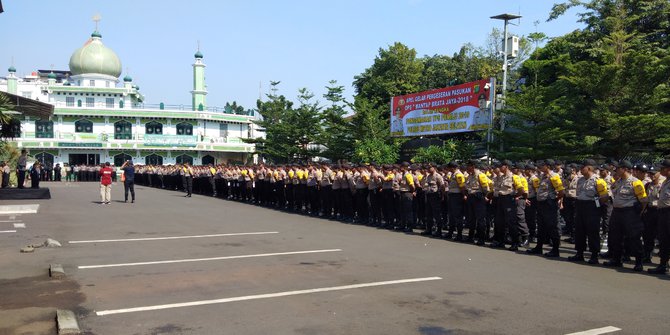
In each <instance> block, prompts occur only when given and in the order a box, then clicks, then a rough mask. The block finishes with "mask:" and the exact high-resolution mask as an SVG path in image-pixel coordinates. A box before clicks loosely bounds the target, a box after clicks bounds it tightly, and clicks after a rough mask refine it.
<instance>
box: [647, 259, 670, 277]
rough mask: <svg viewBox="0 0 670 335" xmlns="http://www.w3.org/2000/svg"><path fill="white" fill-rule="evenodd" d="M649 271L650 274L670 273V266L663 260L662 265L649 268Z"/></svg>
mask: <svg viewBox="0 0 670 335" xmlns="http://www.w3.org/2000/svg"><path fill="white" fill-rule="evenodd" d="M647 272H649V273H650V274H653V275H663V274H666V273H668V266H667V265H665V263H664V262H661V265H659V266H657V267H655V268H652V269H648V270H647Z"/></svg>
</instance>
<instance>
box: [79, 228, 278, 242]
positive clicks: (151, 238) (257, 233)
mask: <svg viewBox="0 0 670 335" xmlns="http://www.w3.org/2000/svg"><path fill="white" fill-rule="evenodd" d="M266 234H279V232H277V231H260V232H253V233H229V234H211V235H190V236H167V237H146V238H124V239H116V240H88V241H68V243H70V244H81V243H107V242H137V241H160V240H180V239H186V238H202V237H222V236H244V235H266Z"/></svg>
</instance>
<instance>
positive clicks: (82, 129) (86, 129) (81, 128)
mask: <svg viewBox="0 0 670 335" xmlns="http://www.w3.org/2000/svg"><path fill="white" fill-rule="evenodd" d="M74 131H75V132H77V133H92V132H93V122H91V121H89V120H77V121H75V123H74Z"/></svg>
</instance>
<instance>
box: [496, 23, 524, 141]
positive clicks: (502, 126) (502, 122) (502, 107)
mask: <svg viewBox="0 0 670 335" xmlns="http://www.w3.org/2000/svg"><path fill="white" fill-rule="evenodd" d="M491 18H492V19H494V20H503V21H504V22H505V25H504V29H503V31H504V33H503V35H504V37H503V68H502V70H503V79H502V99H501V100H502V101H501V103H500V131H501V132H502V131H503V130H505V115H504V114H503V111H504V110H505V94H506V93H507V67H508V65H507V51H508V50H507V25H508V24H509V21H510V20H516V19H520V18H521V15H516V14H499V15H496V16H491ZM502 149H503V148H502V143H501V144H500V150H501V151H502Z"/></svg>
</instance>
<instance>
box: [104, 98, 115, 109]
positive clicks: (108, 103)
mask: <svg viewBox="0 0 670 335" xmlns="http://www.w3.org/2000/svg"><path fill="white" fill-rule="evenodd" d="M105 105H106V107H107V108H114V98H105Z"/></svg>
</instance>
